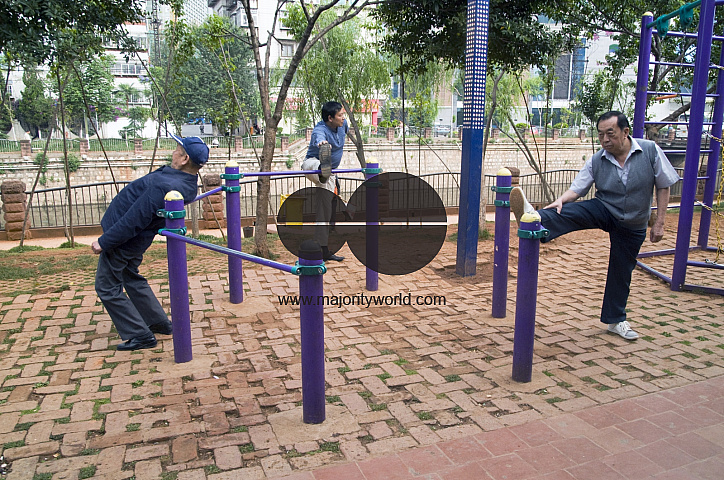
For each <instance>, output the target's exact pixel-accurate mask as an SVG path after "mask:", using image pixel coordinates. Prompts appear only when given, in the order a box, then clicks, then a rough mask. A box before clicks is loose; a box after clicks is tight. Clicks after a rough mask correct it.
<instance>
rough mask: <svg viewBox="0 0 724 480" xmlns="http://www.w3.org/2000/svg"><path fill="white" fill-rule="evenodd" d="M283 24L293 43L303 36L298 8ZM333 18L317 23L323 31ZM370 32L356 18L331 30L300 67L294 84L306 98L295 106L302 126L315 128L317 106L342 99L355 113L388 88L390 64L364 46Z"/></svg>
mask: <svg viewBox="0 0 724 480" xmlns="http://www.w3.org/2000/svg"><path fill="white" fill-rule="evenodd" d="M287 11H288V14H287V17H286V18H285V19H284V24H285V25H286V26H288V27H290V28H291V31H292V34H293V35H294V36H295V39H297V40H298V39H299V36H300V35H301V34H302V33H303V29H304V27H306V19H305V17H304V13H303V11H302V9H301V7H300V6H299V5H293V6H290V7H289V9H288V10H287ZM334 18H336V15H335V13H334V12H327V13H325V14H324V15H322V17H321V18H320V20H319V23H318V25H317V27H318V28H324V27H325V26H326V25H328V24H329V23H330V22H331V21H332V20H333V19H334ZM370 33H371V32H370V30H369V29H367V28H366V27H365V25H364V24H363V23H362V21H361V20H359V19H357V18H355V19H352V20H350V21H348V22H345V23H343V24H342V25H339V26H337V27H336V28H334V29H333V30H331V31H330V32H329V33H328V34H327V35H326V36H325V37H324V39H323V40H322V41H321V42H318V43H317V44H316V45H315V46H314V47H313V48H312V49H310V50H309V52H308V53H307V55H306V56H305V57H304V59H303V60H302V61H301V62H300V64H299V70H298V71H297V75H296V83H297V86H298V87H299V88H301V89H302V90H303V91H304V92H305V93H306V96H305V97H304V98H302V99H301V101H299V102H297V105H298V106H299V107H301V108H300V109H299V110H297V111H296V113H297V122H298V123H299V125H301V126H311V125H314V124H315V123H316V122H317V121H319V119H320V118H321V117H320V116H319V109H320V106H321V105H322V104H323V103H324V102H326V101H329V100H334V99H339V98H340V97H342V98H344V99H345V100H346V101H347V103H348V104H349V105H350V107H351V108H352V110H353V111H354V112H360V111H362V110H363V109H364V108H365V107H366V106H367V105H366V104H365V100H368V99H371V98H374V97H375V95H376V94H377V92H378V91H380V90H383V89H384V90H385V93H386V91H387V88H388V87H389V82H390V76H389V64H388V62H387V61H385V60H384V59H383V58H382V56H381V55H380V54H379V53H378V52H377V51H376V48H375V45H374V44H373V43H369V44H365V43H364V40H363V39H364V38H365V37H367V36H369V35H370Z"/></svg>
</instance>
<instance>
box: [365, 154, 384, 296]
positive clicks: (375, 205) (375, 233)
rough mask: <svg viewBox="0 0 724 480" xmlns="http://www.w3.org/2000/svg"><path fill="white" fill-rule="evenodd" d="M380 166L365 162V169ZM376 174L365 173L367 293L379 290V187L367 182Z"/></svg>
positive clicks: (375, 163)
mask: <svg viewBox="0 0 724 480" xmlns="http://www.w3.org/2000/svg"><path fill="white" fill-rule="evenodd" d="M379 167H380V164H379V163H377V162H367V168H379ZM376 175H377V174H376V173H365V181H366V182H367V187H368V188H367V192H366V194H367V195H366V203H367V204H366V209H365V210H366V212H367V218H366V221H367V222H366V223H367V225H366V226H365V239H366V240H367V243H366V245H365V248H366V252H365V255H366V256H367V276H366V287H367V291H369V292H376V291H377V289H378V288H379V273H377V271H378V270H379V268H378V262H379V240H380V238H379V234H380V230H379V229H380V226H379V225H380V223H379V222H380V208H379V207H380V205H379V193H380V189H379V185H378V183H377V182H371V181H369V180H370V178H372V177H375V176H376Z"/></svg>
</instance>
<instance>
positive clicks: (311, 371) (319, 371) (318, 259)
mask: <svg viewBox="0 0 724 480" xmlns="http://www.w3.org/2000/svg"><path fill="white" fill-rule="evenodd" d="M300 249H301V250H302V251H301V252H300V258H299V265H300V266H307V265H324V262H323V261H322V249H321V248H320V247H319V244H318V243H317V242H315V241H313V240H308V241H305V242H304V243H302V245H301V248H300ZM302 257H306V258H307V259H309V260H306V259H305V258H302ZM312 273H313V272H312ZM323 295H324V277H323V276H322V275H321V274H319V273H317V274H310V273H307V272H301V274H300V276H299V298H302V299H305V298H306V299H307V301H306V302H300V303H301V305H300V309H299V321H300V328H301V343H302V411H303V415H302V417H303V418H302V420H303V421H304V423H322V422H324V419H325V417H326V415H325V404H326V398H325V396H324V300H323Z"/></svg>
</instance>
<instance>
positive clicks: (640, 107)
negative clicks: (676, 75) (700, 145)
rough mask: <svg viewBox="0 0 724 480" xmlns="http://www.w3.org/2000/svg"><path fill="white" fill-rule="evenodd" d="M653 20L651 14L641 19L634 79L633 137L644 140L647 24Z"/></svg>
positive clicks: (648, 46)
mask: <svg viewBox="0 0 724 480" xmlns="http://www.w3.org/2000/svg"><path fill="white" fill-rule="evenodd" d="M653 19H654V14H653V13H651V12H646V13H644V16H643V18H642V19H641V40H640V43H639V66H638V74H637V77H636V100H635V103H634V119H633V132H632V134H633V136H634V137H635V138H644V121H645V120H646V98H647V94H646V92H647V90H648V89H649V66H650V62H651V34H652V29H651V27H647V25H648V24H650V23H651V21H652V20H653Z"/></svg>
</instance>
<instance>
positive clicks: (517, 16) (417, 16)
mask: <svg viewBox="0 0 724 480" xmlns="http://www.w3.org/2000/svg"><path fill="white" fill-rule="evenodd" d="M545 3H546V1H544V0H491V2H490V15H489V19H488V22H489V26H488V32H489V35H488V64H489V65H490V66H491V67H495V68H502V69H504V70H508V71H513V70H518V69H520V68H522V67H525V66H528V65H543V64H544V63H545V60H546V58H547V57H550V56H555V55H557V53H558V52H560V51H561V50H566V49H570V48H571V47H572V45H573V42H574V41H575V38H576V35H577V32H576V29H574V28H571V27H568V26H566V27H564V28H562V29H559V30H552V29H549V28H547V27H546V26H545V25H542V24H540V23H538V21H537V18H536V16H535V14H537V13H540V12H541V10H542V9H543V7H544V5H545ZM376 15H378V18H379V19H380V20H381V21H382V22H383V23H384V24H385V25H386V26H387V27H388V28H389V34H388V36H387V37H386V38H385V40H384V46H385V48H386V49H387V50H388V51H390V52H392V53H394V54H396V55H403V56H404V58H405V63H404V65H403V68H404V69H407V70H418V69H421V68H424V66H425V65H426V64H428V63H431V62H439V61H442V62H446V63H447V64H448V65H449V66H454V67H462V66H463V65H464V62H465V41H466V23H467V22H466V15H467V0H387V1H385V2H382V3H381V4H380V5H379V7H378V8H377V11H376Z"/></svg>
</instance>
